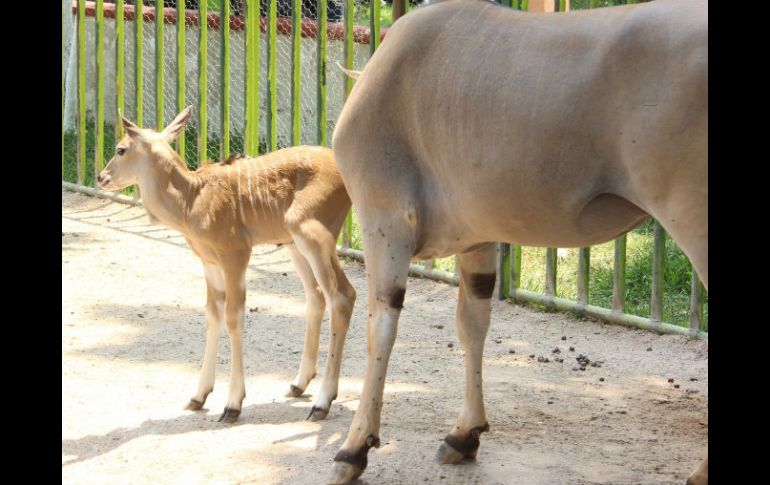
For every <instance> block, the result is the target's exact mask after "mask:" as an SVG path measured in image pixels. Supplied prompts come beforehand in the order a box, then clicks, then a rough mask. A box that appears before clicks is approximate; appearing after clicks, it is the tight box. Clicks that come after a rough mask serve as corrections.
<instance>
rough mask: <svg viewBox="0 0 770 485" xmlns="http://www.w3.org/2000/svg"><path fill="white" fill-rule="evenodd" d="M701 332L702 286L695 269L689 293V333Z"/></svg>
mask: <svg viewBox="0 0 770 485" xmlns="http://www.w3.org/2000/svg"><path fill="white" fill-rule="evenodd" d="M701 330H703V284H702V283H701V282H700V278H699V277H698V273H697V272H696V271H695V268H693V269H692V289H691V292H690V331H691V332H692V333H693V334H697V333H698V332H700V331H701Z"/></svg>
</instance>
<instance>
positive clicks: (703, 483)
mask: <svg viewBox="0 0 770 485" xmlns="http://www.w3.org/2000/svg"><path fill="white" fill-rule="evenodd" d="M708 483H709V456H708V453H706V458H704V459H703V461H702V462H701V463H700V466H698V469H697V470H695V471H694V472H693V473H692V475H690V477H689V478H688V479H687V485H708Z"/></svg>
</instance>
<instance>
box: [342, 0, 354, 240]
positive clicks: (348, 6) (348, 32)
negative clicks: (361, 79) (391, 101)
mask: <svg viewBox="0 0 770 485" xmlns="http://www.w3.org/2000/svg"><path fill="white" fill-rule="evenodd" d="M342 7H343V10H342V15H343V22H344V32H345V40H344V43H343V57H344V58H345V69H353V14H354V10H353V9H354V8H355V5H354V4H353V0H344V3H343V4H342ZM343 86H344V89H345V99H346V100H347V99H348V95H349V94H350V91H351V90H352V89H353V79H351V78H350V77H348V76H343ZM352 233H353V208H352V207H351V208H350V210H349V211H348V215H347V216H345V226H344V227H343V230H342V246H343V247H346V248H349V247H350V242H351V236H352Z"/></svg>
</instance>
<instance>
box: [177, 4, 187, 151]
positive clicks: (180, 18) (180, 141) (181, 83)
mask: <svg viewBox="0 0 770 485" xmlns="http://www.w3.org/2000/svg"><path fill="white" fill-rule="evenodd" d="M186 22H187V8H186V7H185V2H177V4H176V109H177V112H178V113H180V112H181V111H182V110H183V109H185V107H186V106H185V100H184V91H185V79H186V78H187V76H186V75H185V50H186V49H185V46H186V45H187V43H186V41H185V27H186V26H185V23H186ZM185 131H186V130H185ZM184 149H185V133H182V134H180V135H179V138H177V139H176V151H177V152H178V153H179V156H180V157H182V159H184V160H186V159H187V158H186V157H185V152H184Z"/></svg>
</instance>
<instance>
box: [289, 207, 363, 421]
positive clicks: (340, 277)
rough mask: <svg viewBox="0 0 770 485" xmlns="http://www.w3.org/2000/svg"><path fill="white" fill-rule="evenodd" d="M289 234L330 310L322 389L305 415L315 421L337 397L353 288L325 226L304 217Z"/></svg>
mask: <svg viewBox="0 0 770 485" xmlns="http://www.w3.org/2000/svg"><path fill="white" fill-rule="evenodd" d="M292 234H293V237H294V242H295V244H296V246H297V249H298V250H299V251H300V252H301V253H302V255H303V256H304V257H305V258H307V261H308V263H309V264H310V267H311V268H312V270H313V274H314V275H315V279H316V281H317V282H318V285H319V286H320V287H321V291H322V292H323V295H324V298H325V299H326V301H327V303H326V304H327V306H328V307H329V308H330V310H331V318H330V327H331V329H330V330H331V331H330V332H329V354H328V355H327V358H326V368H325V370H324V376H323V382H322V383H321V391H320V392H319V393H318V396H317V397H316V400H315V403H313V407H312V408H311V410H310V414H309V415H308V419H309V420H311V421H318V420H321V419H324V418H325V417H326V415H327V414H329V410H330V409H331V403H332V401H334V400H335V399H336V398H337V387H338V384H339V378H340V368H341V366H342V350H343V348H344V346H345V336H346V335H347V333H348V328H349V327H350V317H351V315H352V314H353V304H354V303H355V301H356V290H354V289H353V286H352V285H351V284H350V282H348V279H347V278H346V277H345V273H344V272H343V271H342V268H341V267H340V263H339V259H337V247H336V244H335V240H334V239H335V238H334V236H333V235H332V233H331V232H330V231H329V230H328V229H327V228H326V226H324V225H323V224H322V223H321V222H320V221H317V220H307V221H304V222H303V223H301V224H300V225H299V227H297V228H295V229H293V230H292ZM317 346H318V341H317V340H316V347H317ZM316 355H317V352H316Z"/></svg>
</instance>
